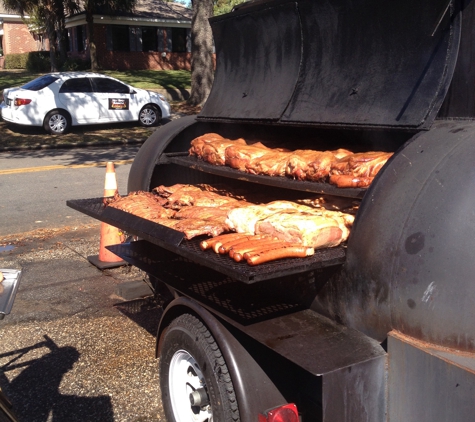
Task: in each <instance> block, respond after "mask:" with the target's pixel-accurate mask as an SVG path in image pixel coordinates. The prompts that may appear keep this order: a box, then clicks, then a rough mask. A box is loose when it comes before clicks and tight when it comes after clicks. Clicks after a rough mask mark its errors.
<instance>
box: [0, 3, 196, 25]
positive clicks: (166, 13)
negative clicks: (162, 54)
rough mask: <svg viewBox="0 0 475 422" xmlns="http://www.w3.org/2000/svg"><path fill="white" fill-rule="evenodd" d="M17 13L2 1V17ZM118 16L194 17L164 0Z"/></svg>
mask: <svg viewBox="0 0 475 422" xmlns="http://www.w3.org/2000/svg"><path fill="white" fill-rule="evenodd" d="M1 15H12V16H18V14H17V13H14V12H10V11H8V10H7V9H6V8H5V6H4V5H3V1H1V0H0V16H1ZM116 16H128V17H135V18H138V19H166V20H179V21H184V20H189V21H190V22H191V18H192V17H193V11H192V10H191V9H190V8H188V7H186V6H184V5H183V4H180V3H169V2H165V1H164V0H138V1H137V3H136V6H135V10H134V12H132V13H120V12H119V13H117V14H116Z"/></svg>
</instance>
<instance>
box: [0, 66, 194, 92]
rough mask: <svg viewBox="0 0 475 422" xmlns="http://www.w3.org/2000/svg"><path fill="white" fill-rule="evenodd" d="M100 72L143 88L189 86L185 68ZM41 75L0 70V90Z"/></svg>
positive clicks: (178, 87)
mask: <svg viewBox="0 0 475 422" xmlns="http://www.w3.org/2000/svg"><path fill="white" fill-rule="evenodd" d="M102 73H104V74H106V75H109V76H112V77H114V78H117V79H120V80H121V81H123V82H125V83H127V84H129V85H133V86H135V87H137V88H143V89H160V88H165V89H167V88H174V89H186V88H190V86H191V74H190V72H188V71H186V70H128V71H123V72H120V71H112V70H105V71H103V72H102ZM38 76H41V75H40V74H38V73H30V72H27V71H8V70H2V71H0V90H3V89H4V88H11V87H14V86H21V85H24V84H25V83H26V82H28V81H31V80H32V79H34V78H37V77H38Z"/></svg>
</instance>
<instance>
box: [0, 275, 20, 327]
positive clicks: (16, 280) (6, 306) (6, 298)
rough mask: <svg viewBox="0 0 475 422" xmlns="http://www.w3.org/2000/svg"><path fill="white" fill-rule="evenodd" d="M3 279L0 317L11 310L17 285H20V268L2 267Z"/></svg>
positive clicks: (0, 295) (0, 294) (0, 296)
mask: <svg viewBox="0 0 475 422" xmlns="http://www.w3.org/2000/svg"><path fill="white" fill-rule="evenodd" d="M0 271H1V272H2V273H3V277H4V280H3V281H2V283H1V286H2V287H3V291H2V292H1V293H0V319H3V318H4V317H5V315H8V314H9V313H10V311H11V310H12V306H13V302H14V300H15V296H16V292H17V290H18V286H19V285H20V278H21V270H10V269H2V268H0Z"/></svg>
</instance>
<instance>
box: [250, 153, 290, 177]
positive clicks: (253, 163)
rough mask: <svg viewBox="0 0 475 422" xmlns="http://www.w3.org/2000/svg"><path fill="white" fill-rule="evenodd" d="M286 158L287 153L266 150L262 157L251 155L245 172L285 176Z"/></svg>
mask: <svg viewBox="0 0 475 422" xmlns="http://www.w3.org/2000/svg"><path fill="white" fill-rule="evenodd" d="M288 157H289V153H288V152H286V151H277V150H268V151H266V152H265V153H264V154H263V155H260V154H251V155H250V161H249V162H247V163H246V164H245V171H246V172H248V173H251V174H265V175H267V176H285V174H286V169H287V161H288Z"/></svg>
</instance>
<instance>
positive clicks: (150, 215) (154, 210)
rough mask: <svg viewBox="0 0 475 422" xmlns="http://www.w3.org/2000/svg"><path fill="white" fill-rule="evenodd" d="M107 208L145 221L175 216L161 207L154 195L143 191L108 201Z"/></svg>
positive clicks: (169, 210) (173, 212) (171, 211)
mask: <svg viewBox="0 0 475 422" xmlns="http://www.w3.org/2000/svg"><path fill="white" fill-rule="evenodd" d="M108 206H109V207H112V208H117V209H119V210H121V211H125V212H128V213H130V214H134V215H137V216H138V217H142V218H145V219H147V220H156V219H159V218H171V217H173V215H174V214H175V211H173V210H171V209H167V208H165V207H163V206H162V205H161V204H160V201H159V198H158V197H157V196H156V195H154V194H152V193H150V192H143V191H137V192H131V193H130V194H129V195H128V196H124V197H116V198H114V199H113V200H112V201H109V203H108Z"/></svg>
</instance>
